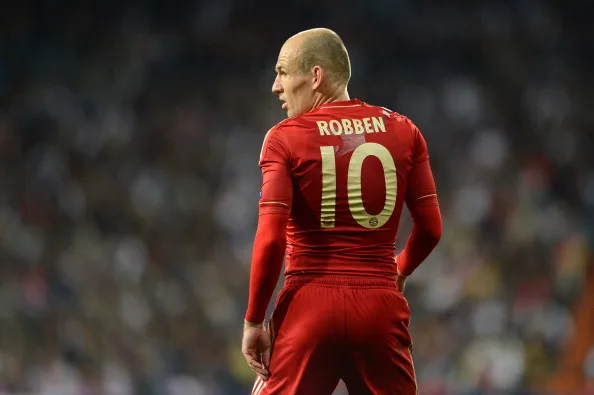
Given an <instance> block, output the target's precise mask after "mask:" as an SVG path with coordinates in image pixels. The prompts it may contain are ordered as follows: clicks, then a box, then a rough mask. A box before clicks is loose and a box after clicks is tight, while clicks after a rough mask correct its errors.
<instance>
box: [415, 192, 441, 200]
mask: <svg viewBox="0 0 594 395" xmlns="http://www.w3.org/2000/svg"><path fill="white" fill-rule="evenodd" d="M433 196H435V197H437V193H432V194H430V195H425V196H421V197H419V198H417V199H416V200H417V201H419V200H421V199H427V198H430V197H433Z"/></svg>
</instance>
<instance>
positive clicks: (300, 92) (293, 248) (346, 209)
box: [242, 29, 442, 395]
mask: <svg viewBox="0 0 594 395" xmlns="http://www.w3.org/2000/svg"><path fill="white" fill-rule="evenodd" d="M350 75H351V70H350V61H349V57H348V54H347V51H346V48H345V46H344V44H343V42H342V40H341V39H340V37H339V36H338V35H337V34H336V33H335V32H333V31H331V30H328V29H312V30H307V31H304V32H301V33H299V34H297V35H295V36H293V37H291V38H290V39H289V40H287V41H286V42H285V44H284V45H283V46H282V48H281V50H280V53H279V56H278V62H277V64H276V79H275V81H274V84H273V86H272V91H273V92H274V93H276V94H278V95H279V99H280V100H281V101H282V102H283V104H282V108H283V109H285V110H286V111H287V114H288V119H286V120H284V121H282V122H280V123H279V124H278V125H276V126H274V127H273V128H272V129H270V131H269V132H268V133H267V134H266V137H265V138H264V143H263V146H262V151H261V154H260V162H259V165H260V168H261V169H262V175H263V183H262V196H261V199H260V202H259V220H258V228H257V232H256V237H255V241H254V252H253V256H252V266H251V273H250V290H249V301H248V309H247V313H246V315H245V325H244V335H243V344H242V352H243V354H244V356H245V358H246V360H247V362H248V364H249V365H250V367H251V368H252V369H253V370H254V371H255V372H256V373H257V374H258V377H257V379H256V383H255V386H254V389H253V392H252V393H253V394H267V395H269V394H306V395H316V394H331V393H332V392H333V390H334V389H335V387H336V385H337V384H338V381H339V380H340V379H343V380H344V382H345V384H346V386H347V388H348V390H349V393H350V394H398V395H412V394H415V393H416V392H417V388H416V378H415V372H414V368H413V361H412V356H411V347H412V346H411V344H412V343H411V338H410V335H409V332H408V324H409V319H410V311H409V308H408V304H407V302H406V299H405V298H404V296H403V295H402V291H403V289H404V284H405V280H406V277H407V276H409V275H410V274H411V273H412V272H413V271H414V270H415V268H416V267H417V266H419V264H421V262H422V261H423V260H424V259H425V258H426V257H427V256H428V255H429V253H430V252H431V251H432V250H433V248H434V247H435V246H436V245H437V243H438V241H439V239H440V237H441V231H442V225H441V214H440V211H439V206H438V202H437V195H436V189H435V182H434V180H433V175H432V173H431V168H430V166H429V156H428V153H427V146H426V143H425V140H424V139H423V136H422V135H421V132H420V131H419V129H417V127H416V126H415V125H414V124H413V123H412V122H411V121H410V120H409V119H407V118H406V117H404V116H402V115H400V114H398V113H395V112H392V111H390V110H387V109H385V108H382V107H376V106H372V105H369V104H366V103H364V102H362V101H359V100H357V99H350V98H349V95H348V92H347V84H348V82H349V79H350ZM404 203H406V205H407V207H408V209H409V211H410V213H411V216H412V218H413V220H414V227H413V230H412V233H411V235H410V237H409V239H408V240H407V243H406V246H405V248H404V249H403V251H402V252H401V253H400V254H399V255H398V256H397V257H396V258H394V255H395V240H396V233H397V230H398V224H399V221H400V215H401V212H402V207H403V204H404ZM285 255H286V268H285V269H286V270H285V275H286V280H285V284H284V287H283V289H282V290H281V292H280V294H279V296H278V298H277V301H276V306H275V310H274V312H273V314H272V317H271V319H270V321H269V323H268V329H265V328H264V325H263V322H264V318H265V313H266V308H267V306H268V303H269V301H270V298H271V296H272V294H273V291H274V288H275V285H276V283H277V281H278V277H279V275H280V270H281V267H282V262H283V258H284V256H285Z"/></svg>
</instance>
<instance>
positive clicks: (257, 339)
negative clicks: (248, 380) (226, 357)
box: [241, 321, 272, 381]
mask: <svg viewBox="0 0 594 395" xmlns="http://www.w3.org/2000/svg"><path fill="white" fill-rule="evenodd" d="M271 346H272V343H271V341H270V335H269V334H268V332H266V330H265V329H264V325H263V324H259V325H255V324H252V323H250V322H247V321H246V322H245V323H244V325H243V341H242V344H241V352H242V353H243V356H244V357H245V360H246V361H247V363H248V365H249V366H250V368H251V369H252V370H253V371H254V372H256V374H257V375H258V376H260V377H261V378H262V380H264V381H266V380H268V377H269V376H270V372H269V371H268V367H269V366H270V348H271Z"/></svg>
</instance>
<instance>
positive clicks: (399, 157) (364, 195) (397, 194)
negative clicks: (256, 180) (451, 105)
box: [260, 99, 436, 279]
mask: <svg viewBox="0 0 594 395" xmlns="http://www.w3.org/2000/svg"><path fill="white" fill-rule="evenodd" d="M428 159H429V156H428V153H427V146H426V143H425V140H424V138H423V136H422V135H421V132H420V131H419V129H418V128H417V127H416V126H415V125H414V124H413V123H412V122H411V121H410V120H409V119H408V118H406V117H404V116H402V115H400V114H398V113H396V112H392V111H390V110H387V109H385V108H382V107H376V106H371V105H368V104H366V103H363V102H361V101H359V100H357V99H353V100H349V101H342V102H333V103H330V104H325V105H322V106H320V107H318V108H316V109H315V110H313V111H311V112H307V113H304V114H301V115H299V116H297V117H293V118H289V119H286V120H284V121H282V122H281V123H279V124H278V125H276V126H275V127H273V128H272V129H271V130H270V131H269V132H268V134H267V135H266V137H265V139H264V143H263V146H262V152H261V155H260V167H262V168H263V170H264V168H265V167H267V166H269V165H271V164H274V165H281V168H282V169H287V170H286V171H287V172H288V173H289V174H290V179H291V181H292V199H290V201H291V202H292V203H291V204H292V206H291V207H290V218H289V221H288V224H287V229H286V232H287V247H286V270H285V274H286V275H291V274H295V273H309V274H315V273H320V274H322V273H323V274H355V275H357V274H365V275H377V276H382V277H388V278H391V279H393V278H394V276H395V275H396V265H395V263H394V254H395V242H396V234H397V232H398V225H399V222H400V217H401V213H402V206H403V204H404V202H405V201H406V202H408V203H411V202H414V201H417V200H419V199H423V198H424V197H427V196H435V194H436V191H435V184H434V182H433V178H432V177H431V180H430V182H425V183H415V185H409V184H408V180H409V174H410V173H411V170H412V169H413V168H414V167H415V166H418V165H419V164H421V163H423V162H426V161H428ZM427 165H428V162H427ZM275 171H276V170H275ZM265 188H266V185H263V190H265ZM264 195H265V196H266V193H264ZM269 198H270V194H268V198H266V200H265V197H263V198H262V201H261V202H260V204H261V205H262V204H271V205H272V206H273V205H275V204H277V205H279V204H280V205H282V204H283V197H282V196H280V197H278V198H277V197H275V198H274V199H273V200H272V201H271V200H269Z"/></svg>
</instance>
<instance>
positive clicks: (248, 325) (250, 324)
mask: <svg viewBox="0 0 594 395" xmlns="http://www.w3.org/2000/svg"><path fill="white" fill-rule="evenodd" d="M243 327H244V328H264V321H262V322H260V323H255V322H250V321H248V320H245V319H244V320H243Z"/></svg>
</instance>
